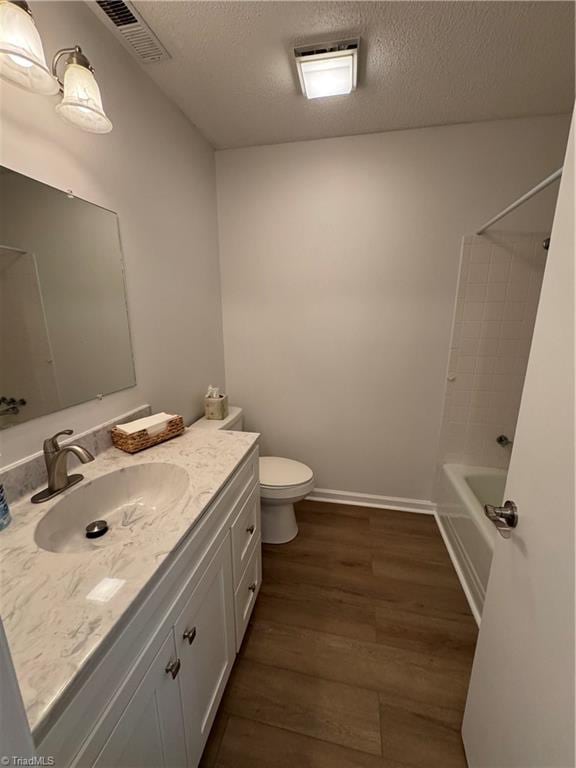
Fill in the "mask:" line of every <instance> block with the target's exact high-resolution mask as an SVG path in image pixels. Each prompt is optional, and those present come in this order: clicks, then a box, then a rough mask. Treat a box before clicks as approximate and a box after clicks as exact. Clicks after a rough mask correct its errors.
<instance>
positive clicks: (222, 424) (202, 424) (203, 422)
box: [190, 405, 244, 432]
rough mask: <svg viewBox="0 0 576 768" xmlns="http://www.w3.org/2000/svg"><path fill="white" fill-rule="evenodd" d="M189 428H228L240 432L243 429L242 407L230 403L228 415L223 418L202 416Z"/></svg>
mask: <svg viewBox="0 0 576 768" xmlns="http://www.w3.org/2000/svg"><path fill="white" fill-rule="evenodd" d="M190 429H229V430H233V431H236V432H242V430H243V429H244V418H243V415H242V408H237V407H236V406H234V405H231V406H230V408H229V413H228V416H226V418H225V419H207V418H206V417H203V418H201V419H198V421H195V422H194V423H193V424H191V425H190Z"/></svg>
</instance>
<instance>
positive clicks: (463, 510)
mask: <svg viewBox="0 0 576 768" xmlns="http://www.w3.org/2000/svg"><path fill="white" fill-rule="evenodd" d="M506 475H507V472H506V470H504V469H493V468H490V467H469V466H465V465H464V464H444V465H443V467H442V468H441V472H440V478H439V483H438V491H439V492H438V506H437V512H436V517H437V521H438V526H439V527H440V531H441V533H442V536H443V537H444V541H445V542H446V546H447V547H448V550H449V552H450V556H451V557H452V561H453V562H454V566H455V567H456V570H457V572H458V576H459V577H460V581H461V582H462V587H463V588H464V591H465V593H466V597H467V598H468V602H469V603H470V608H471V609H472V612H473V614H474V617H475V619H476V621H477V622H478V623H480V617H481V615H482V608H483V606H484V595H485V594H486V586H487V584H488V574H489V572H490V564H491V562H492V553H493V551H494V542H495V540H496V536H497V535H498V533H497V531H496V528H495V527H494V525H493V524H492V523H491V522H490V521H489V520H488V518H487V517H486V515H485V514H484V504H494V505H497V506H498V505H500V504H502V501H503V497H504V487H505V485H506Z"/></svg>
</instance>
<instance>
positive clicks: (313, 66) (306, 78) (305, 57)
mask: <svg viewBox="0 0 576 768" xmlns="http://www.w3.org/2000/svg"><path fill="white" fill-rule="evenodd" d="M359 47H360V40H358V39H355V40H341V41H338V42H335V43H318V44H316V45H303V46H300V47H298V48H294V58H295V59H296V68H297V70H298V77H299V79H300V85H301V87H302V93H303V94H304V96H306V98H307V99H318V98H322V97H324V96H342V95H344V94H348V93H352V91H353V90H354V89H355V88H356V82H357V77H358V49H359Z"/></svg>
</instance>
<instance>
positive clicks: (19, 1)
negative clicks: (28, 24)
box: [9, 0, 32, 16]
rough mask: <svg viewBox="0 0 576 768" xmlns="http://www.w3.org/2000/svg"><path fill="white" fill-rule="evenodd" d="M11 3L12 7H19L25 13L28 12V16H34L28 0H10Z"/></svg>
mask: <svg viewBox="0 0 576 768" xmlns="http://www.w3.org/2000/svg"><path fill="white" fill-rule="evenodd" d="M9 2H11V3H12V5H17V6H18V8H22V10H23V11H26V13H27V14H28V16H32V11H31V10H30V6H29V5H28V3H27V2H26V0H9Z"/></svg>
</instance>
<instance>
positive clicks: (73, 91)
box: [56, 64, 112, 133]
mask: <svg viewBox="0 0 576 768" xmlns="http://www.w3.org/2000/svg"><path fill="white" fill-rule="evenodd" d="M56 112H58V114H59V115H60V117H61V118H62V119H63V120H65V121H66V122H67V123H71V124H72V125H75V126H76V127H77V128H82V129H83V130H84V131H90V132H91V133H110V131H111V130H112V123H111V122H110V120H109V118H108V117H107V116H106V113H105V112H104V109H103V107H102V97H101V96H100V88H98V83H97V82H96V78H95V77H94V75H93V74H92V72H91V71H90V70H89V69H88V68H87V67H83V66H81V65H80V64H68V65H67V66H66V70H65V72H64V95H63V97H62V101H61V102H60V104H58V105H57V106H56Z"/></svg>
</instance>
